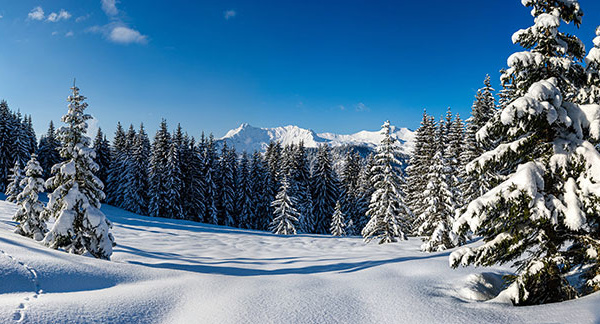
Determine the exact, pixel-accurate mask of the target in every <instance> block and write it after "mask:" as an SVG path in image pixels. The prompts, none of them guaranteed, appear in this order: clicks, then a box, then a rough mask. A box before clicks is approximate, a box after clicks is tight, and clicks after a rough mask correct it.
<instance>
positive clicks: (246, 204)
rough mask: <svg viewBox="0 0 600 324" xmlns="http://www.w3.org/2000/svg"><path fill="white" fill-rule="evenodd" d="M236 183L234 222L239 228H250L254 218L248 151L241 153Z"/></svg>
mask: <svg viewBox="0 0 600 324" xmlns="http://www.w3.org/2000/svg"><path fill="white" fill-rule="evenodd" d="M237 179H238V183H237V186H236V188H237V194H236V197H237V198H236V202H237V208H236V215H237V220H236V223H237V224H238V227H240V228H252V227H251V226H252V223H251V222H252V220H253V219H254V218H255V216H254V210H253V206H252V205H253V201H252V198H253V197H252V187H253V184H252V180H253V179H252V177H251V174H250V159H249V157H248V153H246V152H244V153H242V158H241V159H240V164H239V168H238V177H237Z"/></svg>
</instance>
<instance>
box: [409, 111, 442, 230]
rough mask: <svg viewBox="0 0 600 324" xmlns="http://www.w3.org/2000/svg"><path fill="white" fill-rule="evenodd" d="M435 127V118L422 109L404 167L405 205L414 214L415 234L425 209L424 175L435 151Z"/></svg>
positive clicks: (425, 179) (426, 182)
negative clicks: (406, 165) (410, 150)
mask: <svg viewBox="0 0 600 324" xmlns="http://www.w3.org/2000/svg"><path fill="white" fill-rule="evenodd" d="M435 129H436V123H435V120H434V119H433V117H432V116H429V115H427V112H426V111H424V112H423V119H422V121H421V126H420V127H419V128H418V129H417V130H416V132H415V147H414V150H413V152H412V156H411V158H410V160H409V162H408V167H407V168H406V182H405V189H404V190H405V193H406V202H407V205H408V207H409V209H410V210H411V211H412V212H413V214H414V215H415V217H414V219H413V224H412V230H411V232H413V233H415V234H416V232H417V230H418V228H419V227H420V226H421V221H422V217H421V215H422V214H423V213H424V212H425V210H426V209H427V206H426V204H425V200H424V198H425V197H424V195H423V192H425V189H426V187H427V184H428V181H427V178H426V177H425V175H426V174H428V173H429V168H430V167H431V161H432V160H433V155H434V154H435V152H436V145H437V143H436V142H435Z"/></svg>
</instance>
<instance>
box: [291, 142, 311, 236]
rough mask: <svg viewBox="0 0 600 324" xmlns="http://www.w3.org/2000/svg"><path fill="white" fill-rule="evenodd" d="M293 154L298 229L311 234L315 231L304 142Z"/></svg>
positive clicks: (309, 175) (309, 176) (308, 168)
mask: <svg viewBox="0 0 600 324" xmlns="http://www.w3.org/2000/svg"><path fill="white" fill-rule="evenodd" d="M292 154H293V162H294V164H293V170H292V178H293V181H294V183H295V186H296V188H295V197H296V199H297V201H298V204H297V206H298V213H299V214H300V216H299V219H298V229H299V231H300V232H303V233H312V232H314V230H315V219H314V216H313V202H312V194H311V190H310V189H311V187H310V181H311V180H310V179H311V174H310V166H309V162H308V155H307V153H306V148H305V147H304V142H300V143H299V144H298V145H297V146H296V147H295V150H294V152H293V153H292Z"/></svg>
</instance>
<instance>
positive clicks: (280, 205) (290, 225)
mask: <svg viewBox="0 0 600 324" xmlns="http://www.w3.org/2000/svg"><path fill="white" fill-rule="evenodd" d="M289 189H290V184H289V182H288V180H287V177H286V176H284V177H283V179H282V181H281V189H279V192H278V193H277V196H276V197H275V200H274V201H273V203H272V204H271V205H272V206H273V222H272V223H271V227H270V228H271V231H272V232H273V233H275V234H279V235H295V234H296V223H297V222H298V211H297V210H296V208H295V207H294V205H295V203H296V199H295V198H294V197H293V196H290V195H289V194H288V190H289Z"/></svg>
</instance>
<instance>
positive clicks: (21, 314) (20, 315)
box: [0, 250, 43, 323]
mask: <svg viewBox="0 0 600 324" xmlns="http://www.w3.org/2000/svg"><path fill="white" fill-rule="evenodd" d="M0 253H1V254H4V255H5V256H7V257H8V258H9V259H11V260H13V261H15V262H16V263H17V264H18V265H20V266H22V267H23V268H25V270H27V272H29V275H30V276H31V282H32V283H33V286H34V288H35V290H34V292H35V293H34V294H33V295H31V296H28V297H25V298H23V302H22V303H20V304H19V306H17V310H16V311H15V312H14V313H13V318H12V319H13V321H15V322H17V323H21V322H23V320H25V310H26V309H27V303H29V302H30V301H31V299H32V298H33V299H37V298H38V297H39V295H40V294H42V292H43V290H42V289H40V283H39V280H38V275H37V272H36V271H35V270H34V269H33V268H32V267H30V266H28V265H27V264H25V263H23V262H21V261H18V260H17V259H15V258H14V257H13V256H12V255H10V254H8V253H6V252H5V251H4V250H0Z"/></svg>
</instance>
